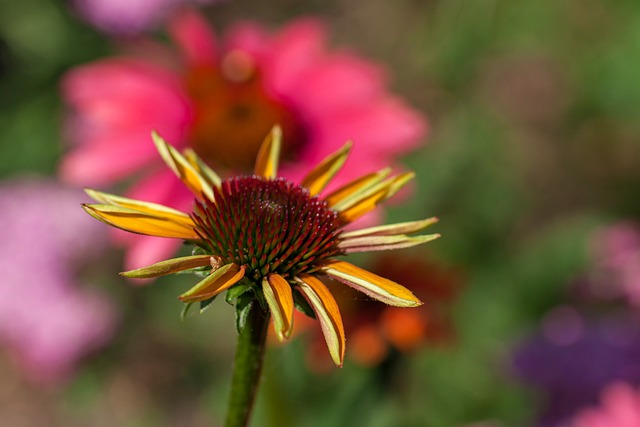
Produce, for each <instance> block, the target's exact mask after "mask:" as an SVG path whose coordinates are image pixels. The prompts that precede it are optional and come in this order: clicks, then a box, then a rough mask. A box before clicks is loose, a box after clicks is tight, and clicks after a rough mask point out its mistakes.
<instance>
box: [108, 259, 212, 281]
mask: <svg viewBox="0 0 640 427" xmlns="http://www.w3.org/2000/svg"><path fill="white" fill-rule="evenodd" d="M209 265H211V256H209V255H193V256H185V257H181V258H173V259H168V260H166V261H160V262H157V263H155V264H152V265H150V266H148V267H142V268H138V269H136V270H129V271H124V272H122V273H120V275H122V276H125V277H132V278H135V279H150V278H153V277H160V276H165V275H167V274H172V273H177V272H179V271H184V270H190V269H192V268H198V267H206V266H209Z"/></svg>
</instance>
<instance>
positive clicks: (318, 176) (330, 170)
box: [300, 142, 353, 196]
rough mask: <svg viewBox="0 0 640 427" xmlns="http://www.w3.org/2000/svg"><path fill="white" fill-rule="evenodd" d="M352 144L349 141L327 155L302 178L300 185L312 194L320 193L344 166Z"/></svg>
mask: <svg viewBox="0 0 640 427" xmlns="http://www.w3.org/2000/svg"><path fill="white" fill-rule="evenodd" d="M352 145H353V144H352V143H351V142H347V143H346V144H344V146H342V148H340V149H339V150H338V151H336V152H335V153H333V154H331V155H330V156H328V157H326V158H325V159H324V160H323V161H322V162H320V164H319V165H318V166H316V167H315V168H313V169H312V170H311V172H309V173H308V174H307V176H305V177H304V178H303V179H302V182H301V183H300V185H302V186H303V187H307V188H308V189H309V194H310V195H311V196H315V195H316V194H318V193H320V192H321V191H322V190H323V189H324V188H325V187H326V185H327V184H328V183H329V181H331V179H332V178H333V177H334V176H335V174H336V173H338V171H339V170H340V169H341V168H342V166H343V165H344V162H345V161H346V160H347V157H348V156H349V151H350V150H351V146H352Z"/></svg>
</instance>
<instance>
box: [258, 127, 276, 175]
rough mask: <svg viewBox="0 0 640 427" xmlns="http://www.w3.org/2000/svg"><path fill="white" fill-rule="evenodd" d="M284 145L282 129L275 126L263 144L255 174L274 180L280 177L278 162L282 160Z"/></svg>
mask: <svg viewBox="0 0 640 427" xmlns="http://www.w3.org/2000/svg"><path fill="white" fill-rule="evenodd" d="M281 145H282V129H280V126H274V127H273V129H271V132H270V133H269V135H267V137H266V138H265V139H264V141H263V142H262V145H261V146H260V151H258V158H257V159H256V167H255V169H254V173H255V174H256V175H258V176H263V177H265V178H269V179H274V178H276V176H277V175H278V160H279V159H280V148H281Z"/></svg>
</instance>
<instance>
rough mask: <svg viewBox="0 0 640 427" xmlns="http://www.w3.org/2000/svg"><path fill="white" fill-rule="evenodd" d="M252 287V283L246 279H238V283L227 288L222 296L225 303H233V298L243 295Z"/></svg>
mask: <svg viewBox="0 0 640 427" xmlns="http://www.w3.org/2000/svg"><path fill="white" fill-rule="evenodd" d="M252 289H253V284H252V283H251V282H248V281H246V280H240V281H239V282H238V283H236V284H235V285H233V286H232V287H230V288H229V289H228V290H227V294H226V295H225V297H224V300H225V301H226V302H227V304H230V305H233V300H235V299H236V298H239V297H240V296H242V295H244V294H245V292H247V291H250V290H252Z"/></svg>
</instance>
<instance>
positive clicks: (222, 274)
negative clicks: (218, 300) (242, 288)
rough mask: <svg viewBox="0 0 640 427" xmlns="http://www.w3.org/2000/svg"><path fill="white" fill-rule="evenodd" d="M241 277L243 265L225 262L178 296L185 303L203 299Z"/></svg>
mask: <svg viewBox="0 0 640 427" xmlns="http://www.w3.org/2000/svg"><path fill="white" fill-rule="evenodd" d="M243 277H244V266H242V267H238V266H237V265H236V264H227V265H224V266H222V267H220V268H219V269H217V270H216V271H214V272H212V273H211V274H210V275H208V276H207V277H205V278H204V279H202V280H201V281H200V282H199V283H198V284H196V285H195V286H194V287H193V288H191V289H189V290H188V291H187V292H185V293H183V294H182V295H180V296H179V297H178V298H180V300H181V301H183V302H187V303H189V302H198V301H204V300H206V299H209V298H211V297H214V296H216V295H218V294H219V293H220V292H222V291H224V290H226V289H228V288H230V287H231V286H233V285H235V284H236V283H238V281H240V279H242V278H243Z"/></svg>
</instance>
